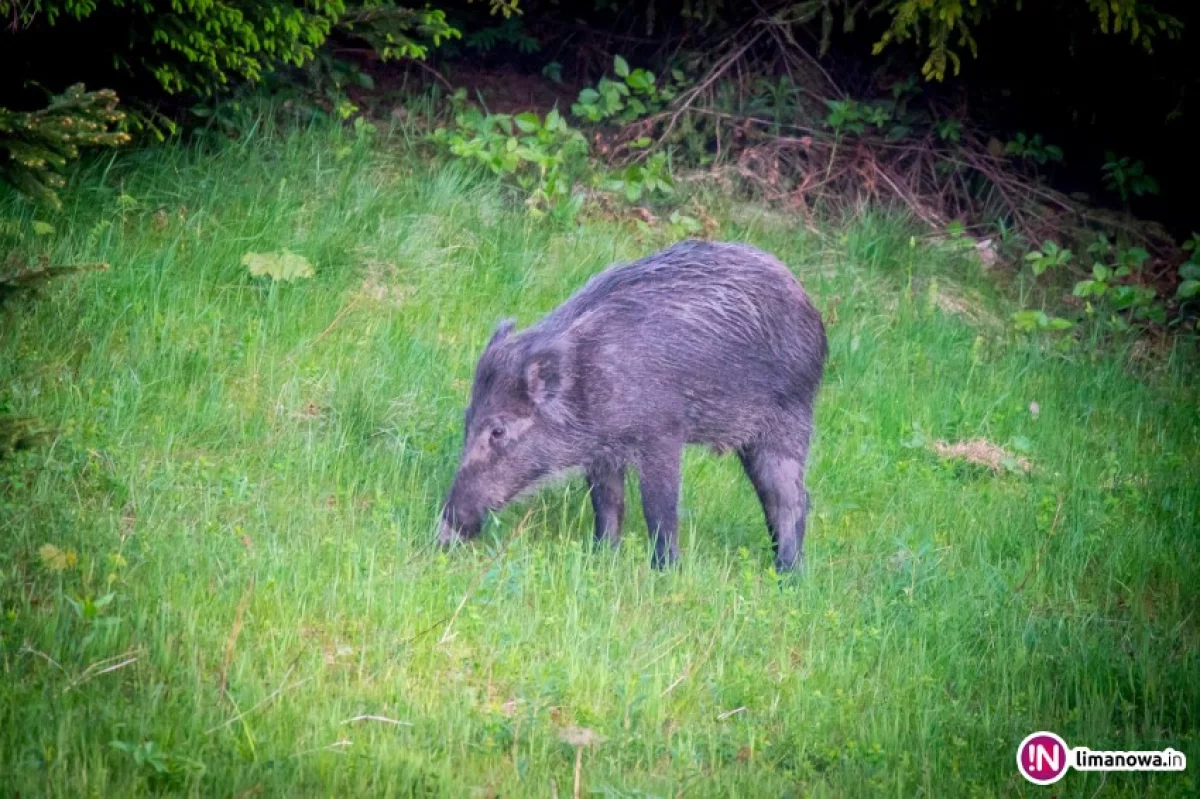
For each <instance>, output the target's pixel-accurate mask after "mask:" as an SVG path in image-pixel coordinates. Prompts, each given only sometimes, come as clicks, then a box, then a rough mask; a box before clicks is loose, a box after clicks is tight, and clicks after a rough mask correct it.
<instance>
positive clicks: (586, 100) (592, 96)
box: [579, 87, 600, 105]
mask: <svg viewBox="0 0 1200 799" xmlns="http://www.w3.org/2000/svg"><path fill="white" fill-rule="evenodd" d="M599 99H600V92H598V91H596V90H595V89H592V88H590V87H589V88H587V89H584V90H583V91H581V92H580V93H579V102H581V103H583V104H584V105H593V104H595V102H596V101H597V100H599Z"/></svg>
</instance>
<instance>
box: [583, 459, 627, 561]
mask: <svg viewBox="0 0 1200 799" xmlns="http://www.w3.org/2000/svg"><path fill="white" fill-rule="evenodd" d="M587 483H588V488H589V489H591V493H592V511H593V512H594V513H595V516H596V543H600V542H601V541H607V542H608V543H610V544H612V545H613V546H616V545H617V544H618V543H619V542H620V541H621V522H622V521H623V520H624V518H625V466H624V465H620V466H614V465H613V464H609V463H595V464H592V465H591V466H590V467H588V470H587Z"/></svg>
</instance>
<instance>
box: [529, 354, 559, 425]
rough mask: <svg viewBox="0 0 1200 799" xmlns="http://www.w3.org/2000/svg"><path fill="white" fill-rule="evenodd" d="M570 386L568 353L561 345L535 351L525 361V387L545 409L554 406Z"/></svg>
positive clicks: (536, 403) (530, 396) (531, 396)
mask: <svg viewBox="0 0 1200 799" xmlns="http://www.w3.org/2000/svg"><path fill="white" fill-rule="evenodd" d="M569 386H570V374H569V369H568V367H567V359H566V353H564V352H563V350H562V348H560V347H547V348H545V349H540V350H537V351H535V352H534V353H533V354H532V355H530V356H529V360H527V361H526V362H525V388H526V390H527V391H528V392H529V399H530V400H532V401H533V403H534V404H535V405H537V406H538V407H539V408H542V409H543V410H548V409H550V408H553V407H554V406H556V405H557V404H558V402H559V401H560V400H561V398H562V396H563V394H564V393H565V392H566V390H567V389H568V388H569Z"/></svg>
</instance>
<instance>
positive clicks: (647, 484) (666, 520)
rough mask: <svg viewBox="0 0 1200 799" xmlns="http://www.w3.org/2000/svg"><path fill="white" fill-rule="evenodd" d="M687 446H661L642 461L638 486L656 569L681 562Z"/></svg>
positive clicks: (642, 458)
mask: <svg viewBox="0 0 1200 799" xmlns="http://www.w3.org/2000/svg"><path fill="white" fill-rule="evenodd" d="M682 456H683V444H682V443H679V442H670V443H668V442H660V443H658V444H657V445H656V446H654V447H653V448H652V449H650V450H648V451H646V452H644V453H642V455H641V456H640V457H639V458H638V463H637V468H638V483H639V486H640V488H641V492H642V510H643V512H644V513H645V515H646V527H647V529H648V530H649V532H650V540H651V541H653V542H654V559H653V561H652V563H653V565H654V568H656V569H663V568H666V567H667V566H670V565H671V564H672V563H674V562H675V561H676V560H677V559H678V558H679V540H678V537H679V536H678V532H679V516H678V514H679V461H680V458H681V457H682Z"/></svg>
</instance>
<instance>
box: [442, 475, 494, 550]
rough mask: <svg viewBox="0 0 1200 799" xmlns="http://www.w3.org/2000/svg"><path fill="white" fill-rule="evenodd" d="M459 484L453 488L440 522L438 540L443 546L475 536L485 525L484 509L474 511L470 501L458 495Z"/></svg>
mask: <svg viewBox="0 0 1200 799" xmlns="http://www.w3.org/2000/svg"><path fill="white" fill-rule="evenodd" d="M459 493H460V492H459V491H458V490H457V486H456V487H455V489H453V490H451V492H450V496H449V497H448V498H447V500H446V505H445V507H444V508H443V509H442V517H441V520H440V521H439V522H438V537H437V542H438V543H439V544H440V545H442V546H450V545H452V544H457V543H459V542H461V541H465V540H467V539H469V538H474V537H475V536H477V535H479V531H480V529H481V528H482V527H483V515H484V511H472V510H470V509H469V506H468V503H465V502H463V501H462V499H461V498H460V497H459V496H458V495H459Z"/></svg>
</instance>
